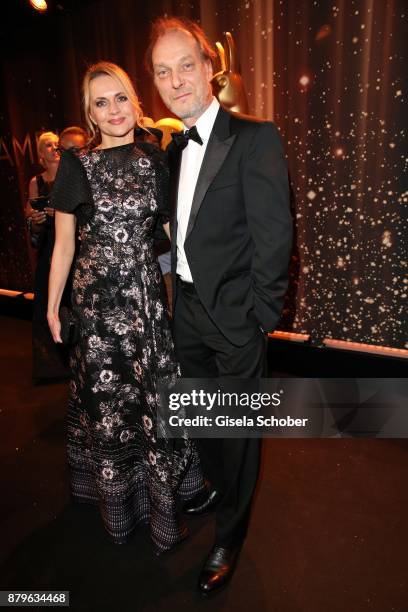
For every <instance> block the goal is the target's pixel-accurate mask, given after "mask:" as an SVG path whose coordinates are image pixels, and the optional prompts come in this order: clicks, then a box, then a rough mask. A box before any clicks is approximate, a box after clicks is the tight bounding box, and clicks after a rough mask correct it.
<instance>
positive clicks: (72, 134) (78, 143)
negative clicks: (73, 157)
mask: <svg viewBox="0 0 408 612" xmlns="http://www.w3.org/2000/svg"><path fill="white" fill-rule="evenodd" d="M88 141H89V135H88V133H87V132H86V131H85V130H84V129H83V128H81V127H79V126H77V125H72V126H71V127H67V128H65V129H64V130H63V131H62V132H61V134H60V136H59V146H60V148H61V149H65V150H66V149H75V150H76V151H81V150H84V149H85V147H86V146H87V144H88Z"/></svg>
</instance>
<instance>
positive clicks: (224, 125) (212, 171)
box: [186, 108, 235, 240]
mask: <svg viewBox="0 0 408 612" xmlns="http://www.w3.org/2000/svg"><path fill="white" fill-rule="evenodd" d="M229 120H230V116H229V114H228V113H227V112H226V111H224V109H222V108H220V109H219V111H218V114H217V117H216V120H215V123H214V127H213V129H212V132H211V135H210V139H209V141H208V145H207V149H206V151H205V155H204V159H203V163H202V164H201V168H200V173H199V175H198V179H197V184H196V188H195V191H194V196H193V202H192V204H191V212H190V217H189V220H188V226H187V232H186V240H187V238H188V236H189V235H190V233H191V230H192V229H193V227H194V223H195V220H196V218H197V214H198V211H199V210H200V207H201V204H202V202H203V200H204V196H205V194H206V193H207V190H208V188H209V187H210V185H211V183H212V182H213V180H214V179H215V177H216V175H217V174H218V171H219V169H220V168H221V166H222V164H223V163H224V160H225V158H226V157H227V155H228V153H229V150H230V148H231V146H232V143H233V142H234V140H235V134H233V135H231V134H230V130H229Z"/></svg>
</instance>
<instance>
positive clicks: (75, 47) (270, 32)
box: [0, 0, 408, 348]
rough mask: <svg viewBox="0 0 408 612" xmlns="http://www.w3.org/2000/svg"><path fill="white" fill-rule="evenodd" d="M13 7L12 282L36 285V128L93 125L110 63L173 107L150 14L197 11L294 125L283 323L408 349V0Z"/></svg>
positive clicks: (254, 107)
mask: <svg viewBox="0 0 408 612" xmlns="http://www.w3.org/2000/svg"><path fill="white" fill-rule="evenodd" d="M13 5H14V8H12V9H10V11H9V13H8V15H5V17H4V19H3V23H2V26H1V27H2V30H1V32H2V33H1V80H0V88H1V98H0V195H1V208H0V216H1V217H0V239H1V242H0V287H2V288H10V289H21V290H30V289H31V265H30V258H31V259H32V253H30V250H29V247H28V244H27V239H26V234H25V229H24V223H23V214H22V210H23V205H24V202H25V200H26V196H27V192H26V190H27V183H28V180H29V178H30V177H31V176H32V175H33V174H34V173H36V172H37V171H39V170H40V167H39V166H38V165H37V159H36V153H35V141H36V136H37V135H38V134H39V133H40V132H41V131H42V130H55V131H59V130H62V129H63V128H64V127H66V126H67V125H71V124H78V123H81V122H82V116H81V105H80V93H79V88H80V81H81V76H82V74H83V72H84V69H85V67H86V65H87V64H89V63H90V62H93V61H95V60H98V59H110V60H112V61H114V62H117V63H119V64H120V65H122V66H123V67H124V68H125V69H126V70H127V71H128V72H129V73H130V74H131V76H132V77H133V78H134V80H135V82H136V84H137V86H138V89H139V93H140V96H141V98H142V101H143V105H144V108H145V114H146V115H150V116H152V117H154V118H155V119H158V118H160V117H163V116H168V113H167V112H166V110H165V109H164V108H163V106H162V105H161V103H160V101H159V99H158V97H157V95H156V94H155V92H154V88H153V86H152V83H151V80H150V77H149V76H148V75H147V74H146V72H145V70H144V68H143V62H142V58H143V52H144V49H145V47H146V44H147V40H148V31H149V23H150V21H151V20H152V19H153V18H154V17H156V16H158V15H160V14H163V13H167V14H175V15H184V16H188V17H191V18H193V19H198V20H200V21H201V23H202V25H203V26H204V28H205V29H206V31H207V32H208V34H209V35H210V38H211V39H212V40H213V41H216V40H222V35H223V31H225V30H231V32H232V33H233V35H234V37H235V40H236V42H237V45H238V51H239V56H240V58H241V67H242V74H243V76H244V80H245V83H246V87H247V91H248V98H249V104H250V112H251V113H253V114H256V115H258V116H261V117H265V118H268V119H273V120H274V121H275V122H276V123H277V125H278V127H279V129H280V132H281V134H282V138H283V141H284V144H285V149H286V153H287V156H288V162H289V168H290V177H291V184H292V196H293V197H292V206H293V214H294V220H295V225H296V244H295V248H294V254H293V259H292V265H291V283H290V288H289V291H288V295H287V300H286V306H285V310H284V314H283V317H282V321H281V324H280V326H279V327H280V329H286V330H288V331H296V332H303V333H309V334H311V335H312V340H313V342H314V343H316V344H319V343H320V342H321V340H322V339H323V338H324V337H333V338H337V339H345V340H353V341H357V342H367V343H371V344H377V345H386V346H393V347H400V348H404V347H408V345H407V344H406V337H407V335H406V328H407V316H406V296H407V284H406V282H407V278H406V263H407V250H406V245H407V238H406V236H407V224H406V220H407V215H406V208H407V186H406V178H405V177H406V166H407V159H408V158H407V151H406V146H405V139H406V132H405V121H404V120H403V119H404V115H406V112H407V111H406V108H405V109H404V105H405V100H406V66H407V59H408V58H407V56H406V39H407V29H406V25H407V16H408V10H407V5H406V2H405V0H330V1H329V0H326V1H324V0H313V1H312V0H303V1H300V0H286V1H285V2H281V1H278V0H275V1H273V2H272V1H268V0H231V1H230V2H229V1H225V2H219V1H218V0H202V1H201V2H200V1H198V0H190V1H189V2H183V1H181V0H179V1H173V2H171V1H170V0H167V1H166V0H157V1H154V2H149V3H140V2H134V1H132V0H116V2H115V3H114V7H115V9H114V10H112V2H110V1H108V0H106V1H99V2H96V1H95V2H91V1H89V0H88V1H86V0H84V1H83V2H81V3H77V2H67V1H61V2H58V3H54V4H53V5H52V6H51V10H50V11H49V13H48V14H46V15H40V14H37V13H34V12H33V11H32V9H31V8H30V7H28V6H27V5H28V2H23V1H22V0H18V1H16V2H14V3H13ZM78 5H80V8H78ZM404 275H405V276H404Z"/></svg>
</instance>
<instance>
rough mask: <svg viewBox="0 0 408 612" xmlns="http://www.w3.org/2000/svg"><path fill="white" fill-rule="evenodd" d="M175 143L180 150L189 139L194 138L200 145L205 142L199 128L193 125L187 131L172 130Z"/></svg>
mask: <svg viewBox="0 0 408 612" xmlns="http://www.w3.org/2000/svg"><path fill="white" fill-rule="evenodd" d="M171 137H172V139H173V142H174V144H175V145H176V147H177V148H178V149H180V151H182V150H183V149H184V148H185V147H186V146H187V145H188V141H189V140H194V142H196V143H197V144H199V145H202V144H203V141H202V139H201V136H200V134H199V133H198V132H197V128H196V126H195V125H193V127H192V128H190V129H189V130H186V131H185V132H172V135H171Z"/></svg>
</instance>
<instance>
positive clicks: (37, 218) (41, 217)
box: [30, 208, 47, 225]
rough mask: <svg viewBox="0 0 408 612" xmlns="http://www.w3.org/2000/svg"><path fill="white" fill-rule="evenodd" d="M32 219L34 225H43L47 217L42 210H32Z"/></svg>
mask: <svg viewBox="0 0 408 612" xmlns="http://www.w3.org/2000/svg"><path fill="white" fill-rule="evenodd" d="M30 217H31V218H32V220H33V223H35V224H36V225H42V224H43V223H44V222H45V220H46V218H47V215H46V213H45V212H44V211H42V210H34V208H32V209H31V211H30Z"/></svg>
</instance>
